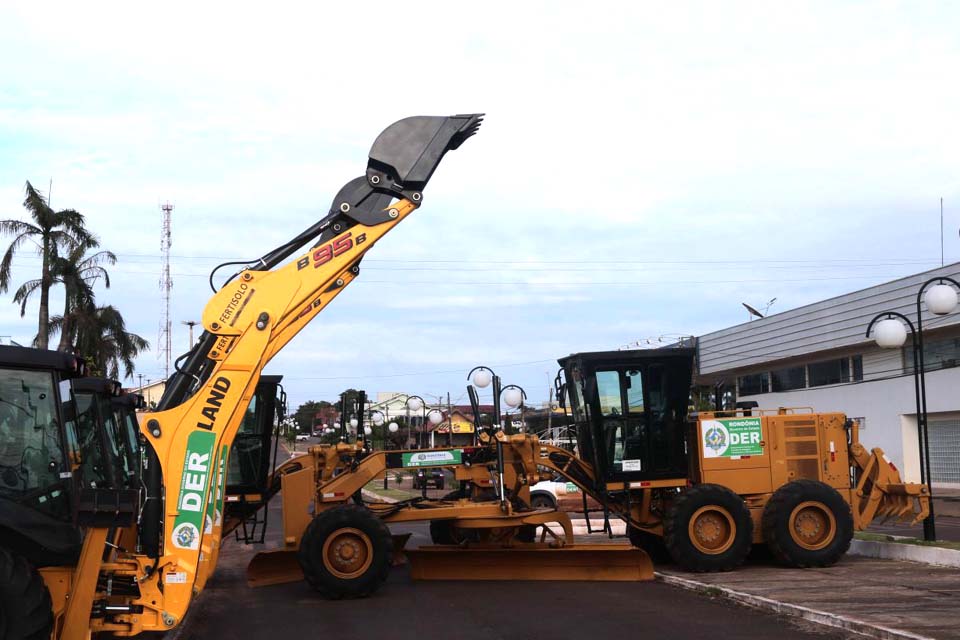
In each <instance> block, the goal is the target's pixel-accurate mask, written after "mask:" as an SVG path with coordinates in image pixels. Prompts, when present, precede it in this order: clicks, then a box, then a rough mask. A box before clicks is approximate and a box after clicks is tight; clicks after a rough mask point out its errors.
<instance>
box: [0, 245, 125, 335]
mask: <svg viewBox="0 0 960 640" xmlns="http://www.w3.org/2000/svg"><path fill="white" fill-rule="evenodd" d="M97 246H99V243H98V242H97V240H96V238H92V237H91V238H90V239H89V240H88V241H86V242H83V243H80V244H77V246H76V247H74V248H73V250H72V251H70V254H69V255H68V256H67V257H66V258H63V257H61V256H60V255H59V252H58V251H56V250H55V251H54V255H53V256H52V257H51V259H50V275H51V281H52V283H54V284H56V283H59V284H62V285H64V288H65V289H66V291H65V292H64V297H63V316H62V317H63V318H64V322H63V326H62V327H59V328H58V330H59V331H60V344H59V346H58V347H57V350H58V351H69V350H70V345H71V343H72V341H73V337H74V333H75V331H73V326H72V324H73V323H72V313H73V311H74V310H79V309H82V308H83V307H92V306H94V302H93V301H94V293H93V285H94V284H95V283H96V281H97V280H99V279H101V278H103V282H104V285H106V287H107V288H108V289H109V288H110V274H109V273H108V272H107V270H106V269H105V268H103V266H101V265H102V264H103V263H108V264H116V263H117V256H115V255H114V254H113V252H112V251H98V252H97V253H95V254H93V255H89V256H87V255H86V252H87V250H88V249H94V248H96V247H97ZM40 285H41V280H40V279H34V280H27V281H26V282H24V283H23V284H22V285H20V288H19V289H17V291H16V293H14V294H13V301H14V302H19V303H20V315H21V316H23V315H24V314H25V313H26V311H27V302H29V300H30V297H31V296H32V295H33V294H34V293H36V292H37V291H38V290H39V289H40ZM47 335H48V336H50V335H53V333H52V329H50V328H49V327H48V333H47ZM34 342H37V343H38V342H39V340H35V341H34Z"/></svg>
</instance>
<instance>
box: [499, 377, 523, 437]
mask: <svg viewBox="0 0 960 640" xmlns="http://www.w3.org/2000/svg"><path fill="white" fill-rule="evenodd" d="M501 392H502V393H503V403H504V404H505V405H507V407H508V409H516V408H517V407H519V408H520V425H521V429H523V428H524V423H523V405H524V400H526V399H527V392H526V391H524V390H523V387H521V386H520V385H516V384H508V385H507V386H505V387H504V388H503V389H502V390H501ZM511 422H512V421H511ZM512 426H513V425H512V424H511V427H512Z"/></svg>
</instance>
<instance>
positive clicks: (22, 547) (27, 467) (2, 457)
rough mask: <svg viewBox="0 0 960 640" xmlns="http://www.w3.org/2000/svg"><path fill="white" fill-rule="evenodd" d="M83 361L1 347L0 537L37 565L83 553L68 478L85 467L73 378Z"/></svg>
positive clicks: (69, 479) (35, 350)
mask: <svg viewBox="0 0 960 640" xmlns="http://www.w3.org/2000/svg"><path fill="white" fill-rule="evenodd" d="M84 368H85V367H84V363H83V361H82V360H81V359H79V358H77V357H75V356H72V355H69V354H66V353H60V352H57V351H43V350H40V349H29V348H26V347H13V346H0V539H2V540H3V546H4V547H5V548H8V549H10V550H12V551H16V552H18V553H19V554H21V555H23V556H25V557H27V558H28V559H29V560H30V561H31V562H33V563H34V564H35V565H38V566H43V565H45V564H51V563H57V562H59V561H61V560H63V559H64V558H69V557H71V556H72V555H73V554H75V553H76V552H77V551H78V550H79V543H80V540H79V534H78V532H77V530H76V528H75V527H74V525H73V522H72V515H73V509H74V505H73V504H72V499H71V493H72V489H73V487H72V486H71V479H72V478H73V476H74V471H75V470H76V469H77V468H78V466H79V464H80V452H79V449H78V446H77V443H78V439H77V435H76V431H75V430H74V425H73V424H72V423H71V422H69V421H68V419H69V418H71V417H74V413H75V408H74V405H73V398H72V395H71V392H70V383H69V380H70V379H71V378H75V377H77V376H80V375H83V373H84Z"/></svg>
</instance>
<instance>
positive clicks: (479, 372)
mask: <svg viewBox="0 0 960 640" xmlns="http://www.w3.org/2000/svg"><path fill="white" fill-rule="evenodd" d="M467 380H470V381H471V382H472V383H473V385H474V386H476V387H480V388H481V389H483V388H486V387H488V386H490V385H491V384H493V413H494V416H496V417H495V418H494V420H495V423H494V425H493V427H494V431H500V430H503V428H504V425H503V423H502V422H501V421H500V418H501V416H500V396H501V395H503V401H504V403H505V404H506V405H507V406H508V407H510V408H511V409H515V408H517V407H522V406H523V401H524V400H526V398H527V394H526V392H525V391H524V390H523V388H522V387H520V386H518V385H515V384H510V385H507V386H505V387H503V386H501V383H500V376H498V375H497V374H496V373H494V372H493V370H492V369H490V368H489V367H484V366H478V367H474V368H473V369H471V370H470V373H468V374H467ZM471 393H472V392H471ZM478 404H479V402H478ZM522 411H523V409H522V408H521V418H520V419H521V422H522V420H523V414H522ZM496 443H497V480H498V486H497V494H498V495H497V497H498V498H499V499H500V504H501V505H505V503H506V491H505V487H504V484H503V483H504V479H503V468H504V459H503V442H502V441H501V440H500V439H499V438H496Z"/></svg>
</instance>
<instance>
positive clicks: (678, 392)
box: [592, 362, 689, 482]
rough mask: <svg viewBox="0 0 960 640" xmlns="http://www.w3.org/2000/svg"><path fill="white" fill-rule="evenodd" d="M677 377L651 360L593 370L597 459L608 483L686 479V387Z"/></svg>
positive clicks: (664, 366) (668, 367) (686, 384)
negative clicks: (597, 424) (649, 361)
mask: <svg viewBox="0 0 960 640" xmlns="http://www.w3.org/2000/svg"><path fill="white" fill-rule="evenodd" d="M681 378H682V376H678V375H677V372H676V371H675V370H674V368H672V367H670V366H669V365H666V364H662V363H655V362H652V363H643V364H639V363H637V364H630V365H617V366H613V365H609V366H599V367H598V368H597V369H596V370H595V372H594V379H595V383H596V384H595V388H596V392H595V393H594V394H593V398H592V400H593V405H594V407H593V408H594V413H595V414H596V416H597V418H596V419H595V422H599V426H598V427H596V426H595V429H596V433H597V434H598V438H597V440H598V449H599V452H598V453H599V456H598V457H599V459H600V462H601V464H600V466H601V467H602V469H603V475H604V477H605V478H606V480H607V481H608V482H609V481H613V482H632V481H640V480H652V479H663V478H678V477H680V478H682V477H685V476H686V474H687V457H686V451H685V438H684V416H685V408H686V398H687V393H688V391H687V388H688V387H689V383H688V382H687V381H686V380H685V379H681Z"/></svg>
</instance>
